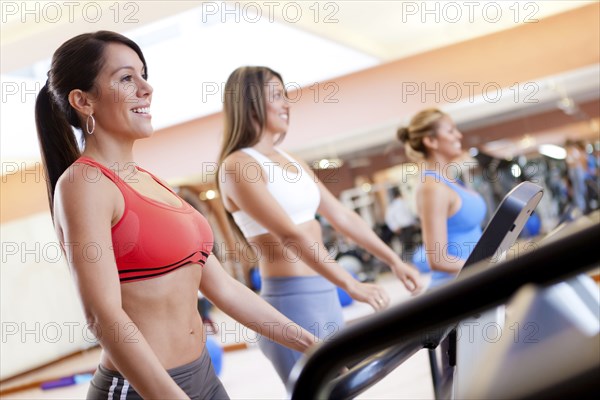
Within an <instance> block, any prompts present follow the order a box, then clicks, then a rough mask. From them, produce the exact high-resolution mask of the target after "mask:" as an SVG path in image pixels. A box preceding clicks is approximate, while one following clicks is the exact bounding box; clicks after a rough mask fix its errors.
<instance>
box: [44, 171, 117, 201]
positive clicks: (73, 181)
mask: <svg viewBox="0 0 600 400" xmlns="http://www.w3.org/2000/svg"><path fill="white" fill-rule="evenodd" d="M111 186H113V187H114V185H113V184H112V183H111V182H110V180H109V179H108V178H107V177H106V176H105V175H104V173H103V171H102V170H101V169H100V168H99V167H98V166H95V165H90V164H84V163H79V162H74V163H73V164H71V165H70V166H69V167H68V168H67V169H66V170H65V172H63V173H62V175H61V176H60V177H59V178H58V181H57V182H56V188H55V194H54V197H55V198H58V199H62V201H66V202H68V203H69V204H71V203H86V202H88V203H89V202H92V201H93V202H94V203H96V204H101V203H102V202H103V201H102V200H103V199H107V198H108V199H110V198H111V196H110V195H109V194H110V193H111V190H113V189H111ZM107 195H108V196H107Z"/></svg>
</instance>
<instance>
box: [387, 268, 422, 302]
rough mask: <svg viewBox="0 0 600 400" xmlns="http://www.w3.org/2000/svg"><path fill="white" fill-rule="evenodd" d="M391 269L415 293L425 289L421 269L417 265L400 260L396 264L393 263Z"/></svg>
mask: <svg viewBox="0 0 600 400" xmlns="http://www.w3.org/2000/svg"><path fill="white" fill-rule="evenodd" d="M391 269H392V272H393V273H394V275H396V277H397V278H398V279H400V281H401V282H402V283H403V284H404V287H406V289H408V291H409V292H411V293H412V294H413V295H416V294H418V293H420V292H421V290H423V284H422V282H421V277H420V274H419V271H418V270H417V269H416V268H415V267H413V266H411V265H408V264H405V263H403V262H402V261H399V262H398V263H396V264H395V265H392V266H391Z"/></svg>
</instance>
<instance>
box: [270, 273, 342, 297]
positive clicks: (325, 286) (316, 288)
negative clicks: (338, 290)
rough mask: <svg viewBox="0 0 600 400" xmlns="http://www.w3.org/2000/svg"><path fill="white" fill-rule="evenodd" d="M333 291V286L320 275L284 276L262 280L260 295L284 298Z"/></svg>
mask: <svg viewBox="0 0 600 400" xmlns="http://www.w3.org/2000/svg"><path fill="white" fill-rule="evenodd" d="M334 289H335V285H334V284H333V283H331V282H329V281H328V280H327V279H325V278H323V277H322V276H320V275H316V276H285V277H274V278H262V287H261V291H260V294H261V295H263V296H286V295H291V294H302V293H317V292H327V291H330V290H334Z"/></svg>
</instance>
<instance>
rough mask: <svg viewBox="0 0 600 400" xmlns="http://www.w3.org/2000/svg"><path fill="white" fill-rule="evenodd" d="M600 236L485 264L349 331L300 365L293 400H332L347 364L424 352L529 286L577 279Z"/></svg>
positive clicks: (598, 231) (592, 259)
mask: <svg viewBox="0 0 600 400" xmlns="http://www.w3.org/2000/svg"><path fill="white" fill-rule="evenodd" d="M598 237H600V225H598V224H593V225H592V226H590V227H587V228H585V229H582V230H580V231H578V232H575V233H573V234H571V235H569V236H567V237H564V238H562V239H559V240H556V241H554V242H552V243H551V245H542V246H540V247H539V248H537V249H534V250H531V251H528V252H526V253H525V254H523V255H521V256H520V257H517V258H514V259H511V260H508V261H503V262H501V263H499V264H497V265H496V266H495V267H494V268H487V267H488V262H487V261H485V260H484V261H482V262H479V263H477V264H475V265H473V266H472V267H471V268H470V269H469V270H466V271H464V273H461V275H460V276H459V277H458V278H457V279H456V280H455V281H453V282H451V283H449V284H448V285H446V286H443V287H440V288H437V289H436V290H434V291H431V292H428V293H425V294H422V295H420V296H418V297H416V298H414V299H411V300H409V301H407V302H405V303H402V304H399V305H397V306H394V307H392V308H390V309H388V310H386V311H383V312H380V313H378V314H376V315H373V316H371V317H369V318H366V319H364V320H362V321H359V322H357V323H355V324H353V325H351V326H349V327H347V328H345V329H344V330H343V331H341V332H340V333H339V334H338V335H337V336H336V337H334V338H333V339H332V340H330V341H328V342H325V343H322V344H320V345H319V346H316V348H314V349H311V351H310V352H309V353H308V354H306V355H305V356H304V357H302V358H301V359H300V360H299V362H298V363H297V364H296V366H295V368H294V369H293V370H292V374H291V375H290V378H289V380H288V386H287V387H288V391H289V393H291V398H292V399H316V398H318V399H324V398H329V396H330V394H331V389H332V385H331V383H330V381H331V379H332V378H333V377H334V376H335V374H336V371H339V370H340V369H341V368H342V367H343V366H344V365H345V364H347V363H349V362H351V361H353V360H356V359H359V358H364V357H368V356H370V355H372V354H374V353H376V352H379V351H382V350H384V349H386V348H389V347H390V346H393V345H394V344H397V343H402V342H414V343H416V344H415V348H416V349H417V350H418V349H419V348H420V347H419V346H421V345H420V344H419V343H420V341H419V340H418V339H419V338H424V337H426V336H427V335H428V334H431V331H432V330H435V329H440V328H444V327H446V326H447V325H449V324H451V323H455V322H458V321H459V320H461V319H463V318H465V317H467V316H469V315H472V314H474V313H476V312H479V311H483V310H485V309H487V308H490V307H492V306H494V305H497V304H500V303H502V302H504V301H506V300H507V299H508V298H509V297H510V296H511V295H512V294H513V293H514V292H515V291H516V290H517V289H518V288H519V287H521V286H523V285H524V284H527V283H537V284H542V285H546V284H550V283H553V282H555V281H558V280H560V279H561V278H564V277H566V276H571V275H575V274H577V273H578V272H580V271H582V270H584V269H586V268H588V267H589V266H590V265H592V264H594V263H596V262H597V261H598V260H599V254H600V253H598V252H597V247H598V244H597V242H598ZM474 299H476V301H475V300H474ZM448 305H450V306H448ZM415 338H417V340H416V342H415Z"/></svg>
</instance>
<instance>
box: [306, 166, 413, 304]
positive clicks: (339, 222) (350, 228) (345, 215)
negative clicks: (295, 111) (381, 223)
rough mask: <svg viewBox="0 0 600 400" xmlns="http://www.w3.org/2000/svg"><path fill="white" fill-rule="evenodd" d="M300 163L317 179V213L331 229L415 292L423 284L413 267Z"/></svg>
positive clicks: (307, 169) (309, 171)
mask: <svg viewBox="0 0 600 400" xmlns="http://www.w3.org/2000/svg"><path fill="white" fill-rule="evenodd" d="M301 164H302V166H303V167H304V170H305V171H308V173H310V174H311V176H312V178H313V179H314V181H315V182H317V185H318V187H319V191H320V192H321V203H320V204H319V210H318V211H319V214H321V215H322V216H324V217H325V218H326V219H327V221H329V223H330V224H331V226H333V228H334V229H335V230H337V231H339V232H341V233H342V234H344V235H345V236H347V237H349V238H350V239H352V241H354V242H355V243H357V244H358V245H359V246H361V247H362V248H364V249H365V250H367V251H368V252H369V253H371V254H373V255H374V256H375V257H377V258H378V259H379V260H381V261H383V262H384V263H386V264H387V265H389V266H390V268H391V269H392V272H394V274H395V275H396V276H397V277H398V279H400V281H402V283H403V284H404V286H405V287H406V288H407V289H408V290H409V291H410V292H412V293H413V294H417V293H419V292H420V291H421V290H422V288H423V287H422V283H421V279H420V277H419V272H418V271H417V269H416V268H414V267H412V266H410V265H408V264H406V263H404V262H402V260H401V259H400V257H398V255H397V254H396V253H394V251H393V250H392V249H390V248H389V247H388V246H387V245H386V244H385V243H384V242H383V241H382V240H381V239H380V238H379V237H378V236H377V235H376V234H375V232H373V230H372V229H371V227H370V226H369V225H368V224H367V223H366V221H365V220H364V219H362V218H361V217H360V215H358V214H357V213H355V212H354V211H352V210H350V209H348V208H347V207H345V206H344V205H343V204H342V203H341V202H340V201H339V200H338V199H337V198H336V197H335V196H334V195H332V194H331V192H330V191H329V190H328V189H327V188H326V187H325V185H323V184H322V183H321V182H320V181H319V179H318V178H317V177H316V176H315V175H314V173H313V172H312V171H311V170H310V168H309V167H308V165H306V163H303V162H301Z"/></svg>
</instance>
